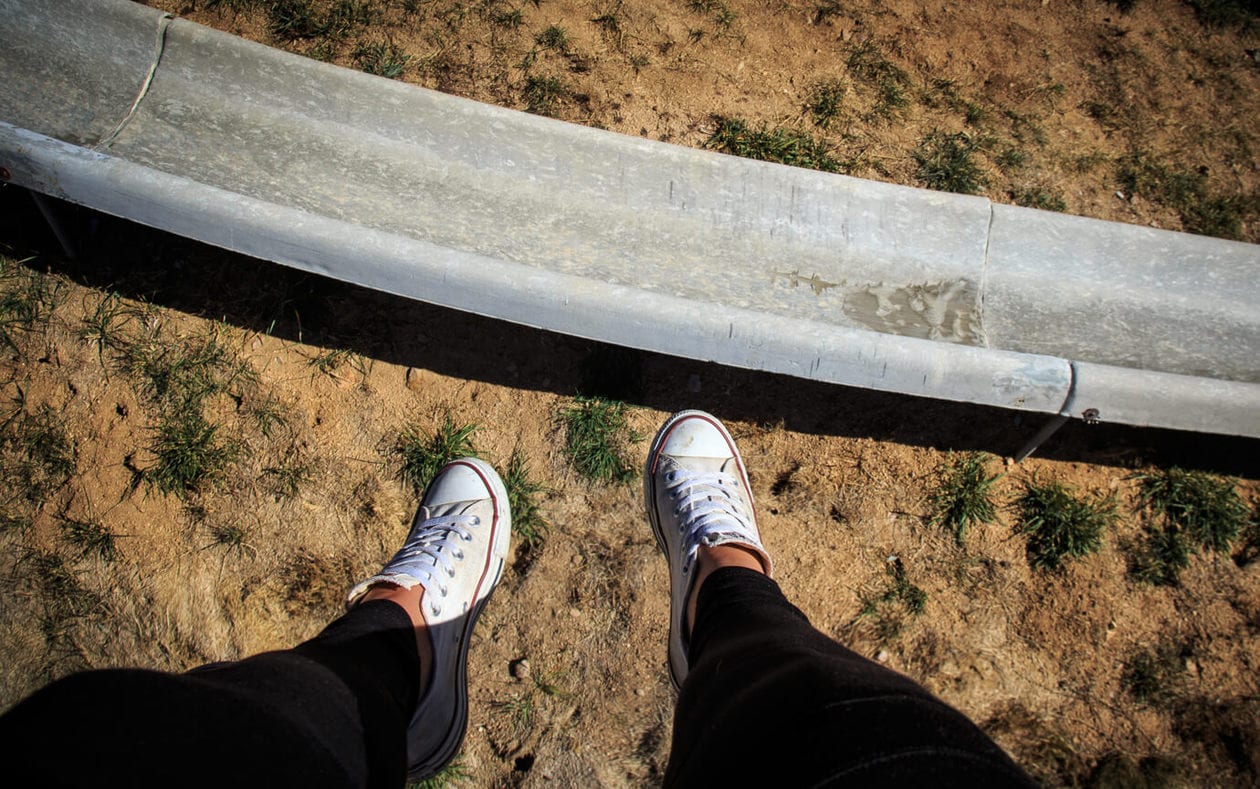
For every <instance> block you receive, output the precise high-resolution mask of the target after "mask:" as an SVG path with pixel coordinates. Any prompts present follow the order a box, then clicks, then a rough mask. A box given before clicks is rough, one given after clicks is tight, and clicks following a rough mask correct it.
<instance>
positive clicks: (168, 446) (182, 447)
mask: <svg viewBox="0 0 1260 789" xmlns="http://www.w3.org/2000/svg"><path fill="white" fill-rule="evenodd" d="M219 430H220V428H219V426H218V425H215V424H212V423H210V422H209V421H207V420H206V418H205V416H203V415H202V413H201V412H200V411H198V410H195V409H191V408H184V409H177V410H172V411H169V412H167V413H165V414H163V415H162V416H161V418H160V419H159V420H158V423H157V425H156V426H155V427H154V436H153V442H152V443H151V444H150V446H149V451H150V452H152V453H153V457H154V463H153V466H152V467H150V468H148V469H145V471H144V478H145V480H146V481H147V482H149V483H150V484H151V485H153V486H154V487H156V488H157V489H158V490H160V491H161V492H163V493H174V494H175V495H177V496H181V497H183V496H187V495H188V494H191V493H196V492H198V491H200V490H202V489H204V488H205V487H206V486H207V485H212V484H214V483H216V482H218V481H219V480H221V479H222V478H223V475H224V472H225V471H227V469H228V467H229V466H230V465H231V464H232V463H233V462H235V461H236V459H237V458H238V457H239V456H240V454H241V450H242V447H241V446H240V445H239V444H237V443H236V442H234V441H230V440H227V439H224V438H223V437H222V436H220V435H219Z"/></svg>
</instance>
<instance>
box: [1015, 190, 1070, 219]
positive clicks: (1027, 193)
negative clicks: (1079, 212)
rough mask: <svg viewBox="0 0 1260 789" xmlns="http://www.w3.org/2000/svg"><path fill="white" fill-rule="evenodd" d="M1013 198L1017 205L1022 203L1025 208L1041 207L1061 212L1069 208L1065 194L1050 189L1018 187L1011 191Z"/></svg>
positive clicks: (1043, 209) (1045, 209) (1044, 209)
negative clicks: (1064, 198) (1064, 197)
mask: <svg viewBox="0 0 1260 789" xmlns="http://www.w3.org/2000/svg"><path fill="white" fill-rule="evenodd" d="M1011 199H1012V200H1014V201H1015V205H1022V206H1023V207H1024V208H1040V209H1041V210H1042V211H1058V212H1060V213H1062V212H1063V211H1066V210H1067V203H1066V202H1064V200H1063V196H1062V195H1060V194H1059V193H1057V192H1054V191H1051V190H1049V189H1041V188H1037V187H1025V188H1021V189H1016V190H1015V191H1014V192H1011Z"/></svg>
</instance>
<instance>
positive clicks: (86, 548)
mask: <svg viewBox="0 0 1260 789" xmlns="http://www.w3.org/2000/svg"><path fill="white" fill-rule="evenodd" d="M60 521H61V534H62V536H63V537H65V538H66V541H67V542H69V543H70V544H71V545H73V546H75V547H76V548H78V549H79V555H80V556H88V555H96V556H99V557H100V558H101V559H102V560H104V561H107V562H112V561H114V560H115V559H117V558H118V548H117V547H116V546H115V545H114V534H113V532H111V531H110V530H109V529H108V528H106V527H105V525H104V524H101V523H97V522H95V521H81V520H76V519H74V518H67V517H65V516H64V515H63V516H61V517H60Z"/></svg>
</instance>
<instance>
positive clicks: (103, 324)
mask: <svg viewBox="0 0 1260 789" xmlns="http://www.w3.org/2000/svg"><path fill="white" fill-rule="evenodd" d="M84 306H85V307H86V306H87V305H86V304H85V305H84ZM131 318H132V313H131V312H129V311H128V310H127V308H126V306H125V305H124V304H123V302H122V299H121V298H120V297H119V296H118V294H117V293H109V294H106V295H105V296H103V297H102V298H101V299H100V300H99V301H97V302H96V305H95V306H94V307H92V308H91V311H90V312H87V313H86V314H85V315H84V316H83V322H82V324H81V325H80V326H79V339H81V340H83V341H84V342H86V343H88V344H89V345H91V346H93V347H95V348H96V355H97V359H98V360H100V361H102V363H103V362H104V358H105V357H104V354H105V351H106V350H109V351H119V350H121V349H123V348H124V347H126V345H127V325H128V324H129V323H130V321H131Z"/></svg>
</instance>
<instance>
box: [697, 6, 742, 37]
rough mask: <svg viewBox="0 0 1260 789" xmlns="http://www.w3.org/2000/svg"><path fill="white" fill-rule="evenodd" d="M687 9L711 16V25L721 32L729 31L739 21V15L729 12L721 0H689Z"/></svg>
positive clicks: (729, 9) (728, 8) (729, 8)
mask: <svg viewBox="0 0 1260 789" xmlns="http://www.w3.org/2000/svg"><path fill="white" fill-rule="evenodd" d="M687 8H689V9H691V10H692V11H693V12H695V13H697V14H707V15H709V16H711V17H712V18H713V24H714V25H715V26H717V27H718V28H719V29H721V30H729V29H730V27H731V25H733V24H735V22H736V20H738V19H739V14H737V13H736V12H735V11H733V10H731V7H730V6H728V5H727V4H726V3H725V2H724V1H723V0H689V2H688V3H687Z"/></svg>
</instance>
